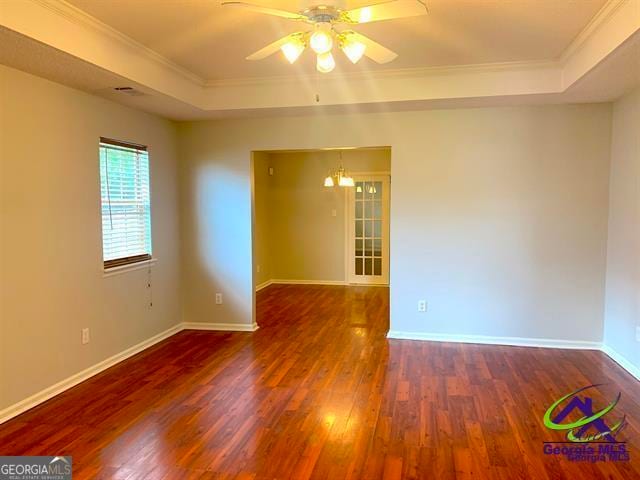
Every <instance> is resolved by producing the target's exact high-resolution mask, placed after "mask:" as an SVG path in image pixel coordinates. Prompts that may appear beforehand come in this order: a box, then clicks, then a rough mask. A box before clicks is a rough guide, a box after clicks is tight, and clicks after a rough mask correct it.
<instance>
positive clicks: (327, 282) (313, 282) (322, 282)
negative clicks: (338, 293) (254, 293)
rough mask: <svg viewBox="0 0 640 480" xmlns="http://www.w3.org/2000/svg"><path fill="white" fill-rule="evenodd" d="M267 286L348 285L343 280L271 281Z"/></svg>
mask: <svg viewBox="0 0 640 480" xmlns="http://www.w3.org/2000/svg"><path fill="white" fill-rule="evenodd" d="M269 285H349V282H347V281H345V280H289V279H271V280H269Z"/></svg>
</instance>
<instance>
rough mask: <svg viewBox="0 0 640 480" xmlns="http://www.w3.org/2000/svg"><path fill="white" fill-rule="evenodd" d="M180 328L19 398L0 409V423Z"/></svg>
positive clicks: (168, 330) (172, 329)
mask: <svg viewBox="0 0 640 480" xmlns="http://www.w3.org/2000/svg"><path fill="white" fill-rule="evenodd" d="M180 330H182V324H178V325H174V326H173V327H171V328H169V329H167V330H165V331H164V332H161V333H158V334H157V335H154V336H153V337H151V338H149V339H147V340H144V341H142V342H140V343H138V344H137V345H134V346H132V347H130V348H127V349H126V350H123V351H122V352H120V353H116V354H115V355H113V356H111V357H109V358H107V359H105V360H103V361H101V362H99V363H96V364H95V365H92V366H91V367H89V368H85V369H84V370H82V371H81V372H78V373H76V374H74V375H71V376H70V377H68V378H65V379H64V380H62V381H60V382H58V383H56V384H54V385H51V386H50V387H47V388H45V389H44V390H41V391H39V392H38V393H35V394H34V395H31V396H30V397H27V398H25V399H24V400H21V401H20V402H18V403H14V404H13V405H10V406H9V407H7V408H5V409H3V410H0V424H1V423H4V422H6V421H7V420H9V419H10V418H13V417H15V416H17V415H20V414H21V413H22V412H26V411H27V410H29V409H31V408H33V407H35V406H36V405H39V404H41V403H43V402H46V401H47V400H49V399H50V398H52V397H55V396H56V395H58V394H60V393H62V392H64V391H65V390H68V389H70V388H71V387H75V386H76V385H77V384H79V383H81V382H84V381H85V380H88V379H89V378H91V377H93V376H94V375H97V374H98V373H100V372H102V371H104V370H106V369H107V368H109V367H112V366H114V365H115V364H117V363H120V362H122V361H123V360H126V359H127V358H129V357H132V356H133V355H135V354H137V353H140V352H142V351H143V350H146V349H147V348H149V347H151V346H153V345H155V344H156V343H158V342H161V341H162V340H164V339H166V338H169V337H170V336H172V335H175V334H176V333H178V332H179V331H180Z"/></svg>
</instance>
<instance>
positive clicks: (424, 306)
mask: <svg viewBox="0 0 640 480" xmlns="http://www.w3.org/2000/svg"><path fill="white" fill-rule="evenodd" d="M418 311H419V312H426V311H427V301H426V300H418Z"/></svg>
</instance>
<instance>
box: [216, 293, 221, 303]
mask: <svg viewBox="0 0 640 480" xmlns="http://www.w3.org/2000/svg"><path fill="white" fill-rule="evenodd" d="M216 305H222V294H221V293H216Z"/></svg>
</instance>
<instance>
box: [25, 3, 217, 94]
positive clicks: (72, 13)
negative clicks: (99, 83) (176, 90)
mask: <svg viewBox="0 0 640 480" xmlns="http://www.w3.org/2000/svg"><path fill="white" fill-rule="evenodd" d="M29 1H31V2H33V3H36V4H38V5H40V6H42V7H44V8H46V9H48V10H50V11H52V12H54V13H56V14H57V15H60V16H61V17H64V18H66V19H67V20H69V21H71V22H73V23H75V24H76V25H79V26H81V27H83V28H86V29H88V30H93V31H96V32H99V33H101V34H105V35H107V36H109V37H110V38H112V39H113V40H115V41H117V42H120V43H122V44H124V45H126V46H127V47H129V48H131V49H132V50H134V51H135V52H136V53H137V54H139V55H140V56H142V57H145V58H147V59H148V60H151V61H153V62H156V63H160V64H162V66H164V67H168V68H170V69H171V70H173V71H174V72H175V73H177V74H179V75H181V76H182V77H184V78H185V79H186V80H189V81H191V82H193V83H195V84H196V85H198V86H201V87H202V86H204V85H205V84H206V81H205V79H204V78H202V77H200V76H199V75H196V74H195V73H193V72H192V71H190V70H188V69H186V68H184V67H181V66H180V65H178V64H177V63H175V62H173V61H171V60H169V59H168V58H167V57H165V56H163V55H161V54H159V53H158V52H156V51H155V50H153V49H151V48H149V47H147V46H146V45H143V44H142V43H140V42H138V41H136V40H134V39H133V38H131V37H129V36H127V35H125V34H124V33H122V32H120V31H119V30H116V29H115V28H113V27H111V26H110V25H107V24H106V23H104V22H102V21H100V20H98V19H97V18H95V17H93V16H91V15H89V14H88V13H86V12H84V11H83V10H80V9H79V8H78V7H76V6H74V5H71V4H70V3H68V2H66V1H64V0H29Z"/></svg>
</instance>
